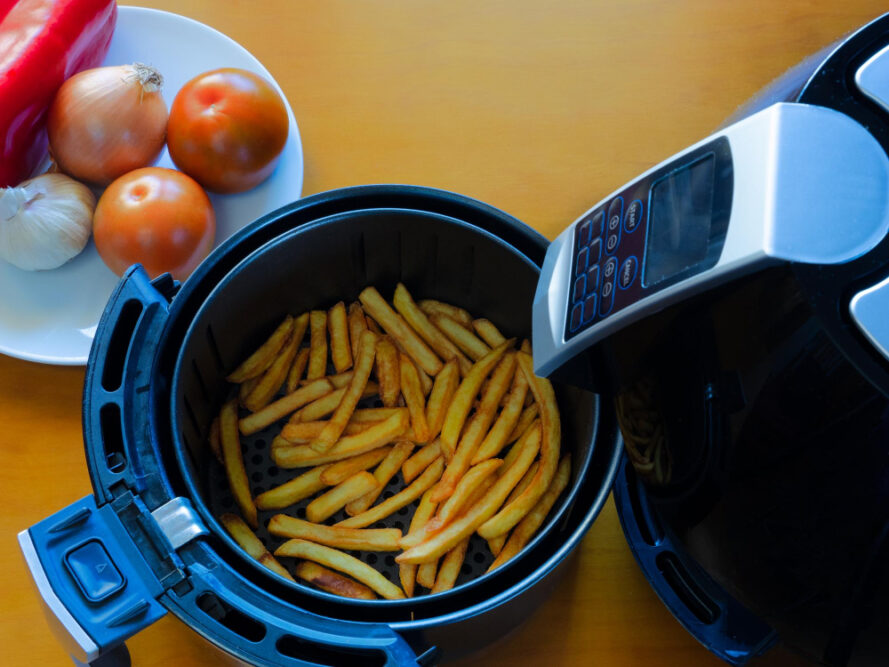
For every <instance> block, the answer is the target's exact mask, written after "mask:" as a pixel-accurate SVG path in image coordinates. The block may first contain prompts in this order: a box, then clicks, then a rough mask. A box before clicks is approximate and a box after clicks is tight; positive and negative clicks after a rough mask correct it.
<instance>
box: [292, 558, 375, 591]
mask: <svg viewBox="0 0 889 667" xmlns="http://www.w3.org/2000/svg"><path fill="white" fill-rule="evenodd" d="M293 573H294V574H295V575H296V576H297V577H299V578H300V579H303V580H304V581H308V582H309V583H310V584H314V585H315V586H317V587H318V588H320V589H321V590H322V591H327V592H328V593H333V594H334V595H340V596H342V597H345V598H354V599H356V600H376V599H377V596H376V594H375V593H374V592H373V591H372V590H371V589H370V588H368V587H367V586H365V585H364V584H362V583H359V582H357V581H353V580H352V579H349V578H348V577H344V576H343V575H341V574H340V573H339V572H334V571H333V570H328V569H327V568H326V567H324V566H323V565H318V563H313V562H312V561H310V560H303V561H300V562H299V563H297V565H296V567H294V568H293Z"/></svg>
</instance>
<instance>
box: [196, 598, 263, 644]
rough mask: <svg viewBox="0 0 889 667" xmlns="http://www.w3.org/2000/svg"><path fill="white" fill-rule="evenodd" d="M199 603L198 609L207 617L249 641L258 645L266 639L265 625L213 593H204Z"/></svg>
mask: <svg viewBox="0 0 889 667" xmlns="http://www.w3.org/2000/svg"><path fill="white" fill-rule="evenodd" d="M197 602H198V608H199V609H200V610H201V611H202V612H204V613H205V614H207V616H209V617H210V618H212V619H213V620H214V621H216V622H217V623H219V624H220V625H223V626H225V627H226V628H228V629H229V630H231V631H232V632H234V633H235V634H236V635H239V636H240V637H243V638H244V639H246V640H247V641H249V642H254V643H256V642H260V641H262V640H263V639H264V638H265V633H266V628H265V625H263V624H262V623H260V622H259V621H257V620H255V619H252V618H250V617H249V616H247V615H246V614H243V613H241V612H240V611H238V610H237V609H235V608H234V607H232V606H231V605H229V604H226V603H225V602H223V601H222V600H220V599H219V598H218V597H217V596H216V595H214V594H213V593H202V594H201V595H200V597H198V600H197Z"/></svg>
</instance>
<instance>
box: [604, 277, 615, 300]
mask: <svg viewBox="0 0 889 667" xmlns="http://www.w3.org/2000/svg"><path fill="white" fill-rule="evenodd" d="M612 294H614V281H613V280H606V281H605V282H604V283H602V298H603V299H607V298H608V297H610V296H611V295H612Z"/></svg>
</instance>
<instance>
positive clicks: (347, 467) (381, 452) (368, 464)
mask: <svg viewBox="0 0 889 667" xmlns="http://www.w3.org/2000/svg"><path fill="white" fill-rule="evenodd" d="M391 450H392V447H391V446H389V445H386V446H385V447H378V448H377V449H372V450H370V451H369V452H364V454H359V455H358V456H353V457H352V458H349V459H343V460H342V461H337V462H336V463H331V464H330V465H329V466H328V468H327V470H325V471H324V473H323V474H322V475H321V481H322V482H324V483H325V484H327V485H328V486H336V485H337V484H340V483H341V482H345V481H346V480H347V479H349V478H350V477H351V476H352V475H354V474H355V473H356V472H361V471H362V470H367V469H368V468H372V467H373V466H375V465H376V464H377V463H379V462H380V461H382V460H383V459H384V458H386V455H387V454H388V453H389V452H390V451H391Z"/></svg>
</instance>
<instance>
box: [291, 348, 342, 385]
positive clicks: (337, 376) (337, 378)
mask: <svg viewBox="0 0 889 667" xmlns="http://www.w3.org/2000/svg"><path fill="white" fill-rule="evenodd" d="M306 349H308V348H306ZM353 375H354V373H353V372H352V371H346V372H344V373H334V374H333V375H325V376H324V377H325V378H326V379H327V380H330V384H332V385H333V386H334V388H335V389H342V388H343V387H348V386H349V383H350V382H351V381H352V376H353ZM314 381H315V380H308V379H306V380H301V381H300V385H307V384H310V383H312V382H314Z"/></svg>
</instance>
